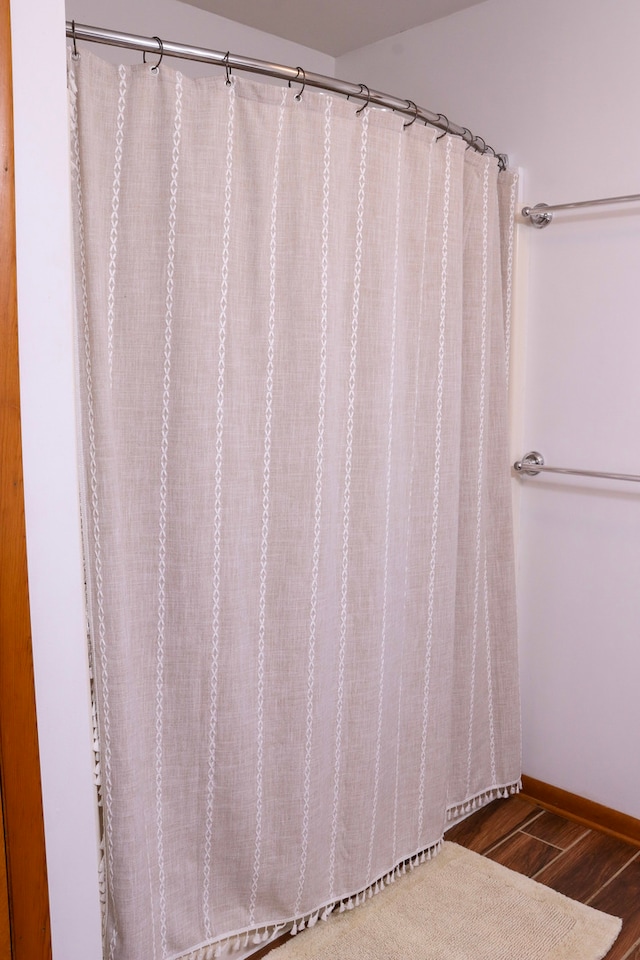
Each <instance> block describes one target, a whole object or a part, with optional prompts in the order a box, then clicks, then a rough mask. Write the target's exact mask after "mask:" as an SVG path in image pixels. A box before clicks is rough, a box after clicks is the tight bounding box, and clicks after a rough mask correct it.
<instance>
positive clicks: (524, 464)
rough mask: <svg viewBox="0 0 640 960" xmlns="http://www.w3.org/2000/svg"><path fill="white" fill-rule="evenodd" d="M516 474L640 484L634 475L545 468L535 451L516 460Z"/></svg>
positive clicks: (638, 478) (569, 468) (639, 480)
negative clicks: (622, 481) (562, 475)
mask: <svg viewBox="0 0 640 960" xmlns="http://www.w3.org/2000/svg"><path fill="white" fill-rule="evenodd" d="M513 469H514V470H515V471H516V473H519V474H520V475H521V476H523V477H537V476H538V474H539V473H541V472H546V473H568V474H572V475H574V476H577V477H602V478H603V479H604V480H630V481H631V482H632V483H640V477H639V476H637V475H636V474H635V473H605V472H603V471H601V470H574V469H572V468H571V467H547V466H545V462H544V457H543V456H542V454H541V453H538V452H537V450H532V451H531V453H527V454H526V456H524V457H523V458H522V460H516V462H515V463H514V465H513Z"/></svg>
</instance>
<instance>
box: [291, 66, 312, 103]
mask: <svg viewBox="0 0 640 960" xmlns="http://www.w3.org/2000/svg"><path fill="white" fill-rule="evenodd" d="M300 74H302V81H301V80H300ZM300 82H301V83H302V86H301V87H300V89H299V90H298V92H297V93H296V95H295V97H294V99H295V100H302V94H303V93H304V88H305V87H306V85H307V75H306V73H305V71H304V70H303V69H302V67H296V75H295V77H294V78H293V80H289V83H288V86H289V87H290V86H291V84H292V83H300Z"/></svg>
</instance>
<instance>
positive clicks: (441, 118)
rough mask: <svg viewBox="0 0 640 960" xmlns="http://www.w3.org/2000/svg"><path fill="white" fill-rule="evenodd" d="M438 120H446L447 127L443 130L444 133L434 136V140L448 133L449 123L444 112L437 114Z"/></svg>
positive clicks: (440, 138)
mask: <svg viewBox="0 0 640 960" xmlns="http://www.w3.org/2000/svg"><path fill="white" fill-rule="evenodd" d="M438 120H446V121H447V129H446V130H445V132H444V133H441V134H440V136H439V137H436V140H442V138H443V137H446V135H447V134H448V133H449V127H450V126H451V124H450V123H449V117H447V116H445V114H444V113H439V114H438Z"/></svg>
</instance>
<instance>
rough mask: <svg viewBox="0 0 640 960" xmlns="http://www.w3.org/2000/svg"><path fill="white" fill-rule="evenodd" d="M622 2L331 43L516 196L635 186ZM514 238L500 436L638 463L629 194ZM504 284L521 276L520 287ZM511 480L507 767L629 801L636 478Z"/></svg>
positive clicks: (353, 70)
mask: <svg viewBox="0 0 640 960" xmlns="http://www.w3.org/2000/svg"><path fill="white" fill-rule="evenodd" d="M639 32H640V5H638V3H637V0H616V2H615V3H610V4H603V3H601V2H600V0H561V2H558V0H536V2H535V3H531V2H530V0H487V2H485V3H483V4H480V5H479V6H475V7H472V8H470V9H469V10H466V11H463V12H460V13H458V14H455V15H453V16H451V17H448V18H446V19H443V20H440V21H438V22H436V23H432V24H428V25H425V26H424V27H420V28H417V29H415V30H411V31H408V32H406V33H403V34H400V35H398V36H397V37H393V38H390V39H388V40H386V41H383V42H382V43H379V44H376V45H374V46H371V47H368V48H366V49H363V50H360V51H358V52H356V53H354V54H351V55H349V56H345V57H343V58H340V59H339V60H338V61H337V65H336V75H337V76H340V77H344V78H345V79H347V80H354V81H358V82H360V81H361V80H362V79H363V78H365V79H366V82H367V84H369V85H370V86H371V85H374V86H376V87H377V88H378V89H382V90H386V91H388V92H389V93H395V94H397V95H399V96H401V97H410V98H411V99H413V100H417V101H418V102H419V103H420V104H422V105H423V106H425V107H428V108H429V109H432V110H434V111H440V112H443V113H445V114H447V115H448V116H449V117H450V118H451V119H452V120H453V121H454V122H456V123H458V124H465V125H467V126H469V127H470V128H471V129H473V130H474V132H477V133H480V134H481V135H482V136H483V137H485V139H487V140H488V141H489V142H490V143H492V144H493V145H494V146H495V147H496V148H497V149H498V150H500V151H505V152H507V153H509V154H510V157H511V162H512V165H516V166H520V167H521V168H522V170H523V177H522V199H523V201H524V202H526V203H528V204H535V203H539V202H542V201H544V202H547V203H550V204H551V203H554V202H555V203H562V202H570V201H573V200H581V199H584V200H586V199H591V198H597V197H607V196H616V195H621V194H631V193H638V192H640V177H639V174H638V170H639V165H638V155H639V153H640V125H639V124H638V123H637V122H636V120H635V117H636V114H637V96H638V90H640V60H639V58H638V56H637V49H636V38H637V36H638V33H639ZM519 234H520V239H521V241H523V242H524V248H525V249H524V250H523V253H524V258H521V260H522V259H524V260H525V267H526V270H525V273H524V274H523V273H522V270H521V275H520V283H521V284H522V285H524V286H526V290H527V293H526V303H525V309H524V310H522V309H521V310H520V323H521V326H522V328H523V329H524V331H525V336H526V351H525V376H524V378H521V383H520V390H521V391H522V394H521V395H522V398H523V404H522V409H523V411H524V417H523V422H522V423H521V424H518V425H517V430H516V434H517V435H520V436H521V437H522V440H521V444H522V445H521V447H520V448H519V449H516V450H515V454H517V455H522V454H524V453H525V452H527V451H528V450H530V449H537V450H540V451H541V452H542V453H543V455H544V457H545V459H546V462H547V463H548V464H551V465H557V466H569V467H578V468H580V467H582V468H586V469H601V470H610V471H614V472H623V473H635V474H638V473H640V452H639V451H638V447H637V445H636V444H637V438H638V437H639V436H640V376H639V375H638V357H640V324H639V323H638V317H637V315H638V307H637V304H638V297H639V293H640V291H639V282H640V281H639V276H640V272H639V270H638V264H639V263H640V205H636V206H633V205H627V206H626V207H624V206H623V207H620V208H617V207H616V208H612V207H609V208H605V209H602V208H601V209H600V210H598V209H592V210H590V211H588V212H584V213H581V214H577V213H574V214H566V213H565V214H557V215H556V220H555V222H554V223H553V224H552V225H551V226H550V227H548V228H546V229H545V230H539V231H538V230H535V229H533V228H532V227H529V226H524V225H523V226H521V227H519ZM523 288H524V287H523ZM513 482H514V485H516V486H519V485H520V484H521V485H522V489H521V495H520V516H519V532H518V563H519V569H518V583H519V620H520V640H521V663H522V694H523V741H524V742H523V747H524V770H525V772H526V773H527V774H529V775H530V776H533V777H536V778H538V779H540V780H543V781H546V782H548V783H552V784H554V785H556V786H559V787H562V788H564V789H566V790H569V791H571V792H573V793H577V794H579V795H581V796H585V797H588V798H590V799H592V800H595V801H598V802H600V803H603V804H605V805H606V806H610V807H613V808H614V809H617V810H621V811H623V812H625V813H628V814H630V815H632V816H635V817H640V759H639V758H640V696H638V677H639V676H640V588H639V585H640V490H638V489H637V488H636V487H635V485H631V484H623V483H612V482H610V481H597V480H589V481H578V480H576V479H571V478H558V479H553V478H552V477H550V476H549V475H547V476H546V477H543V476H539V477H537V478H535V479H532V480H530V481H520V480H516V479H514V481H513Z"/></svg>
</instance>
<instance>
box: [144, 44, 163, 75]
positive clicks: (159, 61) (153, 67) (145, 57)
mask: <svg viewBox="0 0 640 960" xmlns="http://www.w3.org/2000/svg"><path fill="white" fill-rule="evenodd" d="M153 39H154V40H157V41H158V47H159V48H160V56H159V58H158V62H157V63H154V64H153V66H152V67H151V73H157V72H158V67H159V66H160V64H161V63H162V58H163V57H164V44H163V43H162V40H161V39H160V37H153ZM142 62H143V63H146V62H147V54H146V51H145V50H143V51H142Z"/></svg>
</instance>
